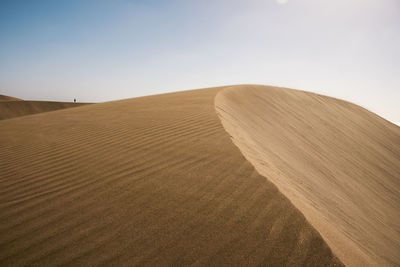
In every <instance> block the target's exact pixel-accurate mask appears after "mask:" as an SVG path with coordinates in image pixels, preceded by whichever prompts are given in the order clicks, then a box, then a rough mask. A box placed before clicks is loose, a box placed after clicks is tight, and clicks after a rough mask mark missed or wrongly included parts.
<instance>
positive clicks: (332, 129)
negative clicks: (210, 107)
mask: <svg viewBox="0 0 400 267" xmlns="http://www.w3.org/2000/svg"><path fill="white" fill-rule="evenodd" d="M216 108H217V111H218V113H219V115H220V118H221V120H222V122H223V124H224V126H225V128H226V130H227V131H228V132H229V133H230V134H231V135H232V138H233V141H234V143H235V144H236V145H237V146H238V147H239V148H240V150H241V151H242V152H243V154H244V155H245V156H246V158H247V159H248V160H249V161H250V162H251V163H252V164H253V165H254V166H255V167H256V169H257V170H258V172H259V173H260V174H262V175H263V176H265V177H266V178H267V179H268V180H270V181H272V182H273V183H274V184H275V185H277V186H278V188H279V189H280V191H281V192H283V193H284V194H285V195H286V196H287V197H288V198H289V199H290V200H291V201H292V203H294V205H295V206H296V207H298V208H299V209H300V210H301V211H302V213H303V214H305V216H306V218H307V219H308V220H309V221H310V222H311V223H312V225H313V226H315V228H316V229H317V230H318V231H319V232H320V233H321V234H322V236H323V237H324V239H325V240H326V241H327V243H328V245H329V246H330V247H331V248H332V250H333V252H334V253H335V254H336V255H338V257H339V258H340V259H341V260H342V262H343V263H344V264H346V265H349V266H370V265H374V266H400V127H397V126H396V125H394V124H392V123H390V122H388V121H386V120H384V119H382V118H380V117H379V116H377V115H375V114H373V113H371V112H369V111H367V110H365V109H363V108H361V107H359V106H356V105H354V104H351V103H348V102H345V101H341V100H338V99H334V98H330V97H326V96H321V95H316V94H313V93H308V92H302V91H295V90H289V89H283V88H274V87H266V86H265V87H264V86H242V87H232V88H228V89H226V90H224V91H222V92H221V93H220V94H218V96H217V98H216Z"/></svg>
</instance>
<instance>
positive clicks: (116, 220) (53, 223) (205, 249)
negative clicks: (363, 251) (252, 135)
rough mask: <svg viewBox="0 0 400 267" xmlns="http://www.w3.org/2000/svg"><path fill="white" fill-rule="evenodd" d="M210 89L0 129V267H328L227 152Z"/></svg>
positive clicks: (296, 217) (301, 227) (272, 191)
mask: <svg viewBox="0 0 400 267" xmlns="http://www.w3.org/2000/svg"><path fill="white" fill-rule="evenodd" d="M221 89H223V88H211V89H204V90H194V91H185V92H180V93H171V94H164V95H157V96H149V97H142V98H134V99H128V100H123V101H114V102H108V103H101V104H93V105H87V106H82V107H79V108H73V109H64V110H58V111H56V112H47V113H40V114H35V115H31V116H26V117H19V118H13V119H8V120H3V121H0V129H1V131H0V147H1V148H2V149H1V150H0V154H1V156H0V174H1V179H0V203H1V204H0V216H1V217H0V219H1V224H0V227H1V228H0V265H1V266H25V265H29V266H32V265H35V266H45V265H61V264H68V265H72V266H75V265H81V266H96V265H99V264H104V265H106V266H110V265H115V266H119V265H124V266H132V265H152V266H164V265H189V264H194V265H202V266H210V265H226V266H232V265H242V266H243V265H288V266H293V265H299V264H302V265H311V266H312V265H314V266H315V265H321V266H334V265H340V264H341V263H340V261H339V260H338V259H337V258H336V257H335V256H334V255H333V254H332V252H331V250H330V248H329V247H328V246H327V245H326V244H325V242H324V241H323V239H322V238H321V236H320V235H319V234H318V232H317V231H315V229H314V228H313V227H312V226H311V225H310V224H309V223H308V222H307V221H306V220H305V218H304V216H303V215H302V214H301V213H300V212H299V211H298V210H297V209H296V208H295V207H294V206H293V205H292V204H291V203H290V202H289V201H288V200H287V199H286V198H285V197H284V196H283V195H282V194H281V193H280V192H279V191H278V189H277V188H276V187H275V186H274V185H273V184H272V183H271V182H269V181H268V180H267V179H265V178H264V177H262V176H260V175H259V174H258V173H257V172H256V171H255V169H254V168H253V166H252V165H251V164H250V163H249V162H248V161H247V160H246V159H245V158H244V157H243V155H242V154H241V153H240V151H239V149H238V148H237V147H236V146H235V145H234V144H233V143H232V141H231V140H230V138H229V135H228V134H227V133H226V131H225V130H224V128H223V126H222V124H221V122H220V120H219V118H218V116H217V114H216V112H215V106H214V99H215V96H216V94H217V93H218V92H219V91H220V90H221Z"/></svg>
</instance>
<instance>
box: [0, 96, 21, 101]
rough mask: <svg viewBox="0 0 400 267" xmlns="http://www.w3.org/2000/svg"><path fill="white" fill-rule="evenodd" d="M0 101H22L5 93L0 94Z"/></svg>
mask: <svg viewBox="0 0 400 267" xmlns="http://www.w3.org/2000/svg"><path fill="white" fill-rule="evenodd" d="M1 101H22V99H19V98H16V97H12V96H7V95H0V102H1Z"/></svg>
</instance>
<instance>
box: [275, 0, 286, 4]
mask: <svg viewBox="0 0 400 267" xmlns="http://www.w3.org/2000/svg"><path fill="white" fill-rule="evenodd" d="M276 2H277V3H278V4H280V5H284V4H287V2H288V0H276Z"/></svg>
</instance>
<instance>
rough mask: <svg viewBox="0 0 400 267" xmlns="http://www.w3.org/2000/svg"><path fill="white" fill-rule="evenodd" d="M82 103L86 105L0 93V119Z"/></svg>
mask: <svg viewBox="0 0 400 267" xmlns="http://www.w3.org/2000/svg"><path fill="white" fill-rule="evenodd" d="M82 105H86V103H71V102H53V101H23V100H21V99H18V98H13V97H9V96H4V95H0V120H4V119H10V118H15V117H19V116H25V115H31V114H36V113H42V112H48V111H53V110H58V109H64V108H71V107H79V106H82Z"/></svg>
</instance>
